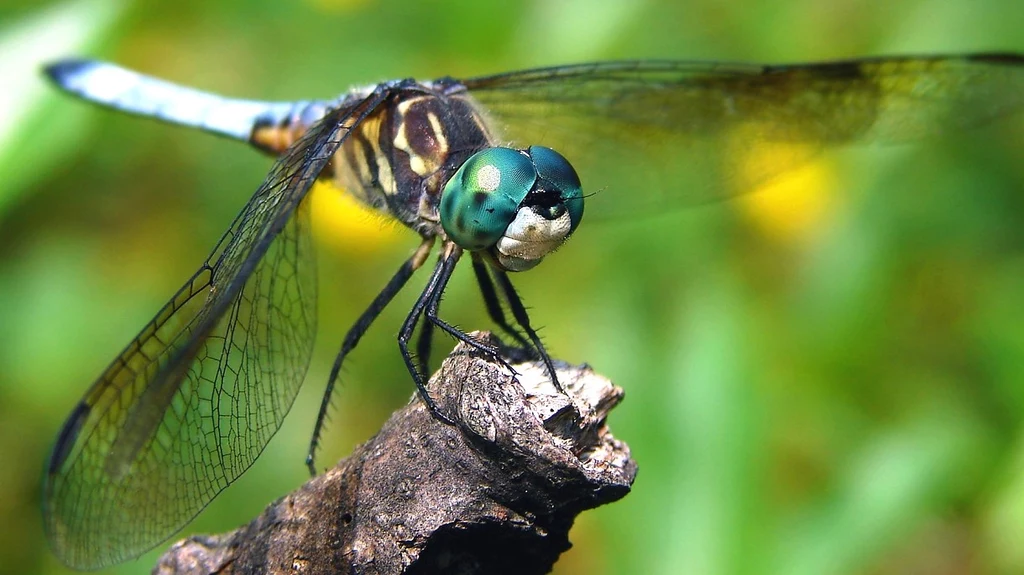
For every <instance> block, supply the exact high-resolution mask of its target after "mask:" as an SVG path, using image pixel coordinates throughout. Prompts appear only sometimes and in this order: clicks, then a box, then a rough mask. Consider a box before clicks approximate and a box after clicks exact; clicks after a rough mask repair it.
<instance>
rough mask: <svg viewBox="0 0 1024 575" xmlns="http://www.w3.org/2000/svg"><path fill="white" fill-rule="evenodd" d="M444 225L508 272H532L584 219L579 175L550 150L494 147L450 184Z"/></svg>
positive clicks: (453, 237)
mask: <svg viewBox="0 0 1024 575" xmlns="http://www.w3.org/2000/svg"><path fill="white" fill-rule="evenodd" d="M439 211H440V218H441V226H442V227H443V228H444V231H445V233H446V234H447V235H448V238H449V239H451V240H452V241H453V242H455V243H456V244H458V245H459V246H461V247H462V248H464V249H467V250H470V251H477V252H487V253H488V254H489V255H490V256H491V260H492V261H493V262H494V263H496V264H497V265H498V266H499V267H501V268H502V269H504V270H507V271H524V270H528V269H530V268H532V267H534V266H536V265H537V264H539V263H540V262H541V260H542V259H543V258H544V256H546V255H547V254H549V253H551V252H553V251H555V250H556V249H558V247H559V246H561V245H562V244H563V243H565V241H566V240H567V239H569V236H570V235H571V234H572V233H573V232H574V231H575V230H576V227H577V226H578V225H579V223H580V220H582V219H583V191H582V188H581V186H580V180H579V176H577V175H576V171H575V170H574V169H573V167H572V166H571V165H570V164H569V162H568V161H567V160H566V159H565V158H564V157H562V155H561V154H559V153H558V152H555V151H554V150H552V149H550V148H545V147H542V146H531V147H529V148H527V149H525V150H513V149H511V148H498V147H495V148H488V149H486V150H483V151H480V152H477V153H476V154H474V155H473V156H472V157H470V158H469V159H468V160H467V161H466V162H465V163H464V164H463V165H462V166H461V167H460V168H459V170H458V171H457V172H456V173H455V175H454V176H452V178H451V179H450V180H448V183H447V184H446V185H445V187H444V190H443V191H442V193H441V203H440V210H439Z"/></svg>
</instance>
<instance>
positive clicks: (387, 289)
mask: <svg viewBox="0 0 1024 575" xmlns="http://www.w3.org/2000/svg"><path fill="white" fill-rule="evenodd" d="M433 245H434V240H433V239H430V240H425V241H424V242H423V243H422V244H421V245H420V247H419V249H418V250H416V253H415V254H413V255H412V257H410V258H409V259H408V260H406V261H405V263H403V264H402V267H400V268H398V272H396V273H395V275H394V276H392V278H391V279H390V280H389V281H388V283H387V285H386V286H384V289H383V290H381V292H380V293H379V294H377V297H375V298H374V299H373V302H371V303H370V306H369V307H368V308H366V311H364V312H363V314H362V315H360V316H359V319H358V320H356V323H355V324H354V325H353V326H352V327H351V328H350V329H349V330H348V333H347V334H345V340H344V342H343V343H342V344H341V351H339V352H338V355H337V357H335V358H334V365H333V366H332V367H331V375H330V377H328V378H327V389H326V390H324V397H323V399H322V400H321V401H320V412H319V413H317V416H316V425H315V426H314V427H313V437H312V439H310V442H309V452H308V453H307V455H306V467H308V468H309V473H310V475H316V464H315V460H316V451H317V449H318V448H319V447H320V435H321V433H323V429H324V424H325V423H326V421H327V411H328V409H330V405H331V397H332V396H333V394H334V386H335V385H336V384H337V383H338V375H339V374H340V372H341V365H342V363H344V361H345V357H346V356H348V354H349V352H351V351H352V350H353V349H355V347H356V345H358V344H359V339H360V338H362V337H363V334H365V333H366V330H367V329H369V328H370V325H371V324H372V323H373V321H374V320H375V319H377V316H379V315H380V312H381V311H383V310H384V308H385V307H387V305H388V304H389V303H391V300H392V299H394V297H395V295H396V294H398V292H400V291H402V288H403V287H405V284H406V283H407V282H408V281H409V278H410V277H412V274H413V272H415V271H416V270H417V269H419V268H420V266H422V265H423V262H424V261H425V260H426V257H427V255H428V254H429V253H430V248H431V247H432V246H433Z"/></svg>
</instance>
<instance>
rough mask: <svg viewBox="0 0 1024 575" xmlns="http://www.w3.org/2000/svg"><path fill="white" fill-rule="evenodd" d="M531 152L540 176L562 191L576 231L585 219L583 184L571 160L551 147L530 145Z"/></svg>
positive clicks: (563, 199)
mask: <svg viewBox="0 0 1024 575" xmlns="http://www.w3.org/2000/svg"><path fill="white" fill-rule="evenodd" d="M529 152H530V157H531V158H533V164H534V165H535V166H536V167H537V173H538V174H539V175H540V177H541V178H542V179H544V180H547V181H548V182H551V184H553V185H554V187H555V189H558V190H560V191H561V192H562V193H561V201H562V203H563V204H565V208H566V209H567V210H568V211H569V219H570V220H572V230H571V231H576V226H578V225H580V221H581V220H582V219H583V186H582V185H581V184H580V177H579V176H578V175H576V170H574V169H573V167H572V164H570V163H569V160H566V159H565V157H564V156H562V154H559V153H558V152H556V151H554V150H552V149H551V148H545V147H544V146H530V149H529ZM570 233H571V232H570Z"/></svg>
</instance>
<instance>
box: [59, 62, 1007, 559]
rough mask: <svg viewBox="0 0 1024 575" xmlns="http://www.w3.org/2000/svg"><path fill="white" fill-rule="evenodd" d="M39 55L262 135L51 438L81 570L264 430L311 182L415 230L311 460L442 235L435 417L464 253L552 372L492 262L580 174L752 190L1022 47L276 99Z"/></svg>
mask: <svg viewBox="0 0 1024 575" xmlns="http://www.w3.org/2000/svg"><path fill="white" fill-rule="evenodd" d="M48 73H49V74H50V76H51V78H52V79H53V80H54V81H55V82H56V83H57V84H58V86H60V87H61V88H63V89H65V90H66V91H69V92H71V93H74V94H77V95H79V96H81V97H83V98H85V99H88V100H92V101H95V102H98V103H101V104H105V105H108V106H111V107H114V108H117V109H120V110H123V111H127V112H130V113H136V114H141V115H146V116H152V117H155V118H158V119H161V120H164V121H167V122H170V123H176V124H183V125H188V126H193V127H198V128H200V129H203V130H206V131H209V132H213V133H216V134H220V135H223V136H227V137H231V138H234V139H238V140H242V141H247V142H249V143H250V144H252V145H254V146H255V147H257V148H259V149H261V150H264V151H267V152H270V153H273V154H274V155H278V156H280V157H279V159H278V160H277V162H276V163H275V164H274V166H273V168H272V169H271V171H270V173H269V174H268V175H267V177H266V179H265V180H264V182H263V184H262V185H261V186H260V187H259V188H258V189H257V190H256V192H255V193H254V194H253V196H252V198H251V199H250V200H249V201H248V203H247V204H246V205H245V206H244V207H243V209H242V211H241V212H240V213H239V215H238V216H237V217H236V218H235V220H234V221H233V222H232V223H231V225H230V226H229V228H228V230H227V232H226V233H225V234H224V236H223V237H222V238H221V240H220V241H219V242H218V243H217V245H216V246H215V247H214V249H213V251H212V253H211V254H210V256H209V258H208V259H207V260H206V261H205V262H203V264H202V265H201V266H200V267H199V269H198V270H197V271H196V273H195V274H194V275H193V276H192V277H191V278H189V279H188V280H187V281H186V282H185V284H184V285H183V286H182V288H181V289H180V290H179V291H178V292H177V293H176V294H175V295H174V297H173V298H171V300H170V301H169V302H168V303H167V305H166V306H165V307H164V308H163V309H161V310H160V311H159V312H158V313H157V315H156V317H154V318H153V320H152V321H151V322H150V323H149V324H147V325H146V326H144V327H143V329H142V330H141V331H140V333H139V335H138V336H137V337H136V338H135V339H133V340H132V341H131V342H130V343H129V344H128V346H126V348H125V349H124V350H123V351H122V352H121V354H120V355H119V356H118V357H117V358H115V359H114V361H113V362H112V363H111V364H110V366H109V367H108V368H107V369H106V370H105V371H104V372H103V373H102V374H101V375H100V377H99V378H98V379H97V380H96V382H95V383H94V384H93V385H92V387H91V388H90V389H89V390H88V391H87V392H86V394H85V396H84V397H83V398H82V400H81V401H80V402H79V403H78V405H77V406H76V407H75V408H74V409H73V411H72V413H71V415H70V417H69V418H68V420H67V422H66V423H65V425H64V428H63V430H62V431H61V432H60V434H59V435H58V439H57V443H56V445H55V447H54V450H53V453H52V455H51V459H50V462H49V466H48V469H47V474H46V485H45V489H44V515H45V525H46V528H47V532H48V535H49V537H50V540H51V543H52V544H53V547H54V549H55V551H56V553H57V554H58V555H59V556H60V557H61V559H62V560H64V561H65V562H66V563H68V564H69V565H72V566H75V567H82V568H96V567H100V566H103V565H107V564H110V563H114V562H118V561H123V560H125V559H128V558H130V557H135V556H138V555H139V554H141V553H142V552H144V551H146V550H148V549H150V548H152V547H154V546H155V545H157V544H159V543H160V542H161V541H163V540H165V539H167V538H168V537H170V536H171V535H172V534H173V533H174V532H175V531H177V530H178V529H180V528H181V527H182V526H184V525H185V524H186V523H187V522H188V521H190V520H191V519H192V518H193V517H194V516H195V515H196V514H198V513H199V512H200V511H201V510H202V509H203V507H205V506H206V505H207V504H208V503H209V502H210V501H211V500H212V499H213V498H214V497H215V496H216V495H217V494H218V493H219V492H220V491H221V490H223V489H224V488H226V487H227V486H228V485H229V484H230V483H231V482H233V481H234V480H235V479H236V478H237V477H238V476H240V475H241V474H242V473H243V472H244V471H245V470H246V469H247V468H248V467H249V466H250V465H251V464H252V463H253V462H254V461H255V459H256V458H257V457H258V456H259V454H260V452H261V451H262V449H263V447H264V446H265V445H266V444H267V442H268V441H269V440H270V438H271V437H272V436H273V434H274V433H275V432H276V431H277V429H278V428H279V427H280V425H281V422H282V420H283V418H284V416H285V415H286V414H287V412H288V410H289V408H290V407H291V404H292V402H293V401H294V399H295V396H296V394H297V392H298V389H299V386H300V385H301V383H302V380H303V378H304V376H305V373H306V369H307V367H308V364H309V360H310V355H311V350H312V345H313V337H314V334H315V327H316V275H315V269H314V267H313V263H314V258H313V257H312V242H311V239H310V235H309V227H310V224H309V212H308V202H304V201H303V199H304V198H305V196H306V193H307V191H308V190H309V188H310V186H311V185H312V184H313V182H314V181H316V180H320V181H326V182H329V183H332V184H334V185H335V187H336V188H337V189H338V190H344V191H345V192H346V193H350V194H353V195H354V196H356V197H357V198H359V199H360V200H362V201H363V202H364V203H366V204H367V205H369V206H371V207H373V208H375V209H377V210H379V211H381V212H383V213H385V214H387V215H388V216H390V217H392V218H394V219H397V220H399V221H401V222H402V223H403V224H405V225H407V226H409V227H411V228H412V229H414V230H416V231H417V232H418V233H419V234H420V235H421V237H422V238H423V243H422V244H421V246H420V249H419V250H417V251H416V252H415V254H414V255H413V256H412V257H410V258H409V259H408V260H407V261H406V262H404V263H403V264H402V265H401V266H400V267H399V269H398V271H397V272H396V273H395V275H394V277H393V278H392V279H391V280H390V281H389V282H388V284H387V285H386V286H385V287H384V289H383V290H382V291H381V292H380V294H379V295H378V296H377V297H376V298H375V299H374V300H373V301H372V302H370V304H369V306H368V308H367V309H366V311H365V312H364V313H363V314H362V316H360V318H359V320H358V321H357V322H356V325H355V326H353V328H352V329H351V330H350V331H349V333H348V335H347V336H346V338H345V340H344V342H343V344H342V346H341V351H340V352H339V354H338V357H337V360H336V362H335V365H334V368H333V369H332V374H331V378H330V380H329V382H328V389H327V392H326V394H325V400H324V402H323V403H322V406H321V410H320V413H319V416H318V420H317V425H316V428H315V429H316V431H315V432H314V437H313V440H312V441H311V446H310V456H309V458H308V463H309V465H310V467H311V470H312V469H314V468H313V464H312V456H313V454H314V452H315V449H316V445H317V441H318V437H319V432H320V428H321V424H322V422H323V419H324V415H325V413H326V409H327V404H328V402H327V398H329V396H330V394H331V392H332V390H333V385H334V383H335V381H336V378H337V376H338V373H339V370H340V367H341V364H342V362H343V361H344V359H345V357H346V355H347V354H348V353H349V352H350V351H351V350H352V349H353V348H355V346H356V344H357V343H358V341H359V339H360V338H361V337H362V335H363V334H364V332H365V331H366V329H367V328H368V327H369V325H370V324H371V323H372V321H373V320H374V319H375V318H376V316H377V315H378V314H379V313H380V311H381V310H382V309H383V308H384V307H385V306H386V305H387V304H388V303H389V302H390V301H391V299H392V298H393V297H394V296H395V294H397V293H398V291H400V290H401V289H402V287H403V286H404V285H405V283H406V282H407V280H408V279H409V278H410V277H411V275H412V274H413V272H414V271H415V270H416V269H418V268H419V267H421V266H422V265H423V264H424V263H425V262H426V261H427V258H428V255H429V253H430V250H431V248H432V246H433V245H434V243H435V240H436V239H437V238H440V240H441V244H442V245H441V249H440V256H439V258H438V262H437V264H436V265H435V267H434V269H433V272H432V274H431V276H430V279H429V281H428V282H427V286H426V288H425V289H424V291H423V292H422V294H421V295H420V297H419V298H418V299H417V301H416V302H415V304H414V306H413V309H412V310H411V312H410V313H409V315H408V317H407V319H406V321H405V322H404V323H403V325H402V327H401V329H400V332H399V337H398V340H399V349H400V351H401V354H402V357H403V359H404V360H405V362H406V365H407V367H408V368H409V371H410V374H411V375H412V377H413V380H414V382H415V383H416V385H417V387H418V389H419V390H420V392H421V396H422V398H423V400H424V402H425V403H426V404H427V405H428V407H430V408H431V409H432V410H434V413H435V415H437V416H438V417H439V418H441V419H446V418H447V415H446V414H444V413H441V412H439V411H438V410H437V409H436V407H435V406H434V404H433V402H432V399H431V398H430V396H429V395H428V394H427V393H426V388H425V377H426V373H427V357H428V356H429V352H430V346H431V335H432V333H433V331H434V330H436V329H441V330H442V331H445V332H446V333H448V334H450V335H452V336H454V337H456V338H460V339H462V340H464V341H465V342H466V343H468V344H470V345H474V346H476V347H478V348H479V349H482V350H483V351H485V352H488V353H492V354H493V353H496V350H493V349H490V348H488V347H487V346H486V345H483V344H481V343H479V342H476V341H474V340H472V338H469V337H468V336H467V335H466V334H464V333H463V332H461V331H459V330H457V329H455V328H454V327H452V326H451V325H449V324H447V323H445V322H444V321H443V320H441V319H440V318H439V317H438V310H439V307H440V301H441V294H442V292H443V291H444V288H445V285H446V283H447V281H448V278H449V277H450V276H451V273H452V271H453V270H454V267H455V265H456V263H457V262H458V260H459V258H460V257H461V255H462V254H463V252H464V251H465V252H469V254H470V256H471V259H472V264H473V269H474V271H475V273H476V276H477V280H478V282H479V285H480V289H481V293H482V294H483V299H484V303H485V305H486V307H487V309H488V312H489V314H490V316H491V318H492V319H493V321H494V322H495V323H496V324H497V325H498V326H499V327H500V328H502V329H503V330H505V331H506V332H508V334H509V335H510V336H511V337H512V338H513V339H515V340H516V342H518V343H519V344H520V345H523V346H529V347H532V348H533V349H534V350H536V352H537V354H538V355H539V356H540V357H541V358H542V359H544V361H545V362H546V363H547V365H548V369H549V371H550V372H551V373H552V374H553V373H554V369H553V368H552V366H551V361H550V358H549V357H548V356H547V354H546V352H545V351H544V348H543V346H542V345H541V344H540V340H539V338H538V337H537V334H536V332H535V331H534V330H533V328H532V327H531V326H530V321H529V317H528V316H527V314H526V309H525V307H524V306H523V304H522V302H521V301H520V300H519V297H518V295H517V294H516V292H515V290H514V288H513V287H512V284H511V282H510V281H509V278H508V275H507V273H506V272H508V271H520V270H525V269H529V268H531V267H533V266H535V265H536V264H537V263H538V262H539V261H540V260H541V259H542V258H543V257H544V256H545V255H546V254H548V253H550V251H552V250H553V249H555V248H557V247H558V246H559V245H561V244H562V242H564V241H565V240H566V239H567V238H568V237H569V236H570V235H571V234H572V233H573V232H574V231H575V230H576V229H577V227H578V226H579V224H580V221H581V219H582V215H583V212H584V205H583V204H584V200H583V192H582V186H581V184H580V180H581V179H582V180H583V181H585V182H587V185H588V186H593V187H594V189H599V190H602V193H601V194H599V195H596V196H593V197H591V198H589V199H588V200H587V206H586V212H587V214H588V219H589V218H591V217H599V216H602V215H603V216H610V217H622V216H623V215H629V214H630V211H631V210H635V209H637V208H640V209H648V210H651V209H654V210H658V211H662V212H663V211H665V210H666V209H669V208H678V207H680V206H687V205H694V204H700V203H705V202H708V201H714V200H719V199H722V198H727V197H730V196H733V195H736V194H739V193H743V192H745V191H749V190H751V189H754V187H755V186H756V185H757V184H762V183H765V182H766V181H768V180H770V179H771V178H773V177H775V176H778V175H780V174H784V173H786V172H788V171H790V170H792V169H794V168H796V167H799V166H801V165H803V164H804V163H805V162H807V161H808V160H809V159H810V158H812V157H813V156H814V155H815V154H816V153H818V152H820V151H821V150H823V149H825V148H828V147H830V146H836V145H840V144H845V143H861V142H864V143H872V142H873V143H892V142H903V141H908V140H915V139H921V138H924V137H929V136H935V135H939V134H942V133H947V132H951V131H955V130H957V129H960V128H967V127H971V126H975V125H978V124H982V123H985V122H990V121H992V120H994V119H997V118H1000V117H1004V116H1007V115H1010V114H1014V113H1017V112H1019V111H1020V110H1022V109H1024V57H1021V56H1018V55H1012V54H1010V55H1007V54H992V55H975V56H936V57H910V58H888V59H875V60H860V61H845V62H830V63H821V64H806V65H793V66H757V65H734V64H720V63H692V62H671V61H660V62H659V61H653V62H605V63H596V64H585V65H575V66H564V67H557V68H547V69H539V70H526V71H521V72H511V73H506V74H499V75H495V76H487V77H480V78H472V79H467V80H453V79H450V78H448V79H443V80H438V81H435V82H428V83H418V82H415V81H412V80H400V81H394V82H386V83H382V84H379V85H377V86H374V87H371V88H366V89H358V90H353V91H352V92H350V93H348V94H345V95H343V96H341V97H340V98H338V99H336V100H331V101H314V102H285V103H267V102H252V101H241V100H228V99H224V98H221V97H218V96H213V95H210V94H205V93H201V92H197V91H195V90H191V89H187V88H182V87H179V86H174V85H171V84H168V83H166V82H161V81H159V80H155V79H152V78H146V77H143V76H140V75H138V74H135V73H132V72H129V71H126V70H123V69H121V68H118V67H116V66H112V65H109V64H101V63H95V62H77V61H75V62H71V61H69V62H63V63H59V64H57V65H54V66H52V67H51V68H49V69H48ZM547 146H550V147H547ZM763 148H768V149H770V150H772V151H773V153H772V154H771V155H770V158H771V161H770V162H754V161H751V157H752V156H751V154H749V151H750V150H752V149H763ZM554 150H558V152H555V151H554ZM561 154H564V155H565V156H564V157H563V156H562V155H561ZM566 158H568V160H567V159H566ZM569 160H571V161H572V164H571V165H570V163H569ZM502 300H504V304H505V305H506V306H507V309H508V310H509V311H510V312H511V313H512V316H513V318H514V323H515V324H516V326H513V325H512V324H510V322H508V321H507V320H506V317H505V312H504V311H503V306H502ZM417 328H419V338H418V339H416V340H415V341H414V340H413V337H414V333H415V331H416V329H417ZM410 344H412V345H413V346H414V348H415V351H416V352H417V356H418V358H417V357H416V356H414V355H413V353H412V350H410ZM556 385H557V382H556Z"/></svg>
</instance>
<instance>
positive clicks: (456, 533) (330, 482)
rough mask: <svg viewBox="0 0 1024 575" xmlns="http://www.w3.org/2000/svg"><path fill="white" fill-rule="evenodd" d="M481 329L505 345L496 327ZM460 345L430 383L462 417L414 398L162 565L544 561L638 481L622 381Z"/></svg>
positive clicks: (207, 569)
mask: <svg viewBox="0 0 1024 575" xmlns="http://www.w3.org/2000/svg"><path fill="white" fill-rule="evenodd" d="M477 336H478V337H481V338H484V339H486V340H488V341H490V342H491V343H492V344H494V345H500V342H498V341H497V340H496V339H495V338H494V337H493V336H491V335H489V334H477ZM503 353H505V354H506V355H505V360H506V361H508V362H509V363H510V364H512V366H513V367H514V369H515V371H516V372H517V375H515V376H513V374H512V373H510V372H509V370H508V368H507V367H505V366H503V365H502V364H501V363H498V362H496V361H494V360H493V358H490V357H487V356H486V355H484V354H480V353H479V352H477V351H476V350H474V349H473V348H471V347H468V346H465V345H462V344H460V345H459V346H457V347H456V348H455V350H454V351H453V352H452V354H451V355H449V356H448V358H447V359H446V360H445V361H444V363H443V365H442V366H441V369H440V370H438V372H437V373H435V374H434V376H433V378H431V381H430V386H429V387H430V391H431V396H432V397H434V398H435V401H436V402H437V403H438V406H439V408H440V409H441V410H442V411H444V412H445V413H446V414H448V415H449V417H450V418H451V419H452V420H453V421H455V422H456V425H448V424H445V423H443V422H441V421H439V420H437V419H436V418H434V417H432V416H431V415H430V413H429V412H428V411H427V410H426V408H425V407H424V405H423V403H422V402H421V401H420V400H419V398H418V397H417V398H415V399H414V400H413V401H412V402H411V403H409V404H408V405H407V406H405V407H404V408H402V409H400V410H398V411H396V412H395V413H394V414H392V416H391V418H390V419H389V420H388V421H387V423H385V424H384V426H383V427H382V428H381V430H380V432H378V434H377V435H376V436H375V437H373V438H372V439H370V440H369V441H367V442H366V443H364V444H363V445H361V446H359V447H358V448H356V449H355V451H354V452H353V453H352V455H351V456H349V457H347V458H346V459H344V460H342V461H341V462H340V463H338V465H337V466H335V467H334V468H333V469H331V470H329V471H328V472H326V473H325V474H323V475H320V476H317V477H315V478H313V479H311V480H310V481H309V482H307V483H306V484H305V485H303V486H302V487H301V488H299V489H298V490H296V491H294V492H293V493H291V494H289V495H287V496H285V497H283V498H282V499H280V500H278V501H276V502H274V503H273V504H271V505H270V506H269V507H268V508H267V509H266V510H265V511H264V512H263V513H262V514H261V515H260V516H259V517H257V518H256V519H254V520H253V521H252V522H251V523H249V524H248V525H246V526H243V527H241V528H239V529H237V530H235V531H232V532H230V533H226V534H222V535H213V536H202V537H192V538H189V539H186V540H183V541H181V542H178V543H176V544H175V545H174V546H173V547H172V548H171V549H170V550H169V551H168V552H167V553H166V554H165V555H164V556H163V557H162V558H161V559H160V562H159V564H158V565H157V567H156V568H155V569H154V573H159V574H171V573H239V574H243V573H244V574H255V573H381V574H385V573H387V574H398V573H402V574H412V573H448V574H470V573H488V574H492V573H497V574H501V573H516V574H530V573H546V572H548V571H550V569H551V567H552V565H553V564H554V562H555V561H556V560H557V559H558V556H559V555H560V554H561V553H562V552H564V551H565V550H567V549H568V548H569V547H570V543H569V537H568V534H569V528H570V527H571V526H572V523H573V521H574V519H575V518H576V516H577V515H578V514H579V513H580V512H582V511H584V510H586V509H590V508H593V507H597V506H598V505H602V504H604V503H609V502H612V501H615V500H617V499H619V498H621V497H623V496H625V495H626V493H628V492H629V489H630V485H631V484H632V482H633V479H634V478H635V477H636V471H637V468H636V464H635V462H634V461H633V460H632V459H631V458H630V455H629V448H628V447H627V446H626V445H625V444H624V443H622V442H620V441H618V440H616V439H615V438H614V437H612V435H611V433H610V432H609V431H608V428H607V426H606V424H605V419H606V417H607V415H608V412H609V411H610V410H611V409H612V408H613V407H614V406H615V405H616V404H618V403H619V401H621V399H622V390H621V389H619V388H617V387H615V386H613V385H612V384H611V383H610V382H609V381H608V380H607V379H605V378H604V377H602V376H600V375H598V374H596V373H594V372H593V371H592V370H591V369H590V368H589V367H587V366H570V365H566V364H557V365H556V367H557V368H558V379H559V381H560V383H561V385H562V387H563V388H564V389H565V392H566V393H565V394H561V393H558V392H557V391H556V390H555V388H554V386H553V385H552V384H551V382H550V381H549V378H548V377H547V373H546V371H545V369H544V367H543V364H540V363H538V362H532V361H524V358H523V356H522V355H521V352H520V351H518V350H514V349H504V352H503Z"/></svg>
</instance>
